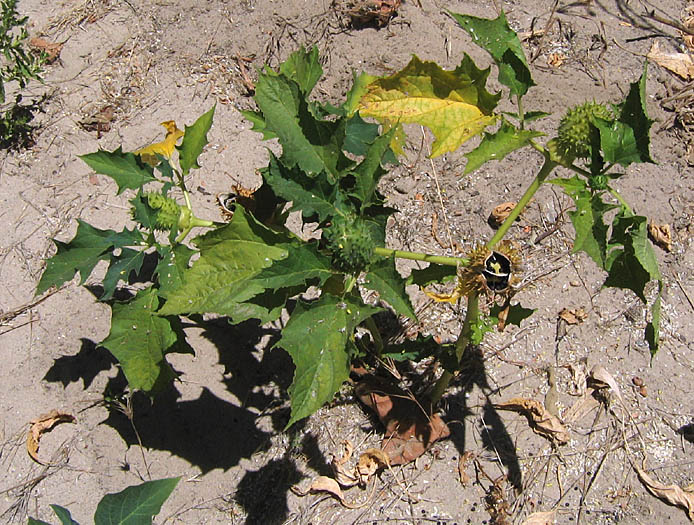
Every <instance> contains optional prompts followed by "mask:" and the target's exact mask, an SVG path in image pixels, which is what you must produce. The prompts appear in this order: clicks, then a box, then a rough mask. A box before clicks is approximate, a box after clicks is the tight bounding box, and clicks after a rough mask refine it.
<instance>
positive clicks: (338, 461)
mask: <svg viewBox="0 0 694 525" xmlns="http://www.w3.org/2000/svg"><path fill="white" fill-rule="evenodd" d="M353 450H354V445H352V442H351V441H349V440H345V441H343V442H342V456H341V457H339V458H338V457H333V460H332V463H331V466H332V469H333V472H334V473H335V480H336V481H337V482H338V483H339V484H340V486H342V487H353V486H354V485H356V484H357V483H359V477H358V476H357V474H356V473H355V471H354V468H350V467H348V466H347V462H348V461H349V460H350V458H351V457H352V452H353Z"/></svg>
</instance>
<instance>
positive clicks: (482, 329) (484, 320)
mask: <svg viewBox="0 0 694 525" xmlns="http://www.w3.org/2000/svg"><path fill="white" fill-rule="evenodd" d="M497 323H498V319H496V318H492V317H487V316H485V315H480V316H479V317H478V318H477V319H475V320H473V321H472V322H471V323H470V343H471V344H473V345H478V344H480V343H481V342H482V341H483V340H484V336H485V334H487V333H488V332H491V331H492V330H494V327H495V326H496V324H497Z"/></svg>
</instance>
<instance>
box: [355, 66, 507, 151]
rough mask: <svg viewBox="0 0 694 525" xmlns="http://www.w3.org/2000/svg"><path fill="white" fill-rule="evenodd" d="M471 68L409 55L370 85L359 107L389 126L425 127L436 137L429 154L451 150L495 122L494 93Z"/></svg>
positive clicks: (477, 71) (483, 76) (364, 114)
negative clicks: (449, 68)
mask: <svg viewBox="0 0 694 525" xmlns="http://www.w3.org/2000/svg"><path fill="white" fill-rule="evenodd" d="M470 71H472V70H471V68H470V66H469V63H464V64H462V65H461V66H460V67H458V68H457V69H456V70H455V71H445V70H443V69H441V67H439V65H438V64H436V63H434V62H422V61H421V60H419V59H418V58H417V57H416V56H414V57H412V60H411V61H410V63H409V64H408V65H407V66H406V67H405V68H404V69H403V70H402V71H400V72H398V73H395V74H394V75H391V76H389V77H382V78H379V79H377V80H375V81H374V82H372V83H371V84H369V86H368V91H367V93H366V94H365V95H364V96H363V97H362V99H361V102H360V107H359V112H360V113H361V115H362V116H364V117H374V118H376V119H377V120H379V121H380V122H383V123H386V124H390V125H394V124H408V123H409V124H412V123H416V124H421V125H423V126H427V127H428V128H429V129H431V131H432V132H433V133H434V135H435V136H436V140H435V141H434V143H433V145H432V151H431V156H432V157H436V156H439V155H442V154H443V153H447V152H449V151H454V150H455V149H457V148H458V147H459V146H460V145H461V144H462V143H463V142H465V141H467V140H469V139H470V138H472V137H474V136H475V135H478V134H480V133H481V132H482V131H483V130H484V128H486V127H487V126H489V125H491V124H493V123H494V122H495V121H496V117H495V116H494V115H493V114H490V113H491V108H490V106H493V105H495V104H496V101H497V100H498V98H496V97H495V96H494V95H491V94H489V93H488V92H487V91H486V90H485V88H484V85H483V83H481V82H480V78H482V79H486V75H484V72H482V75H481V77H480V73H479V72H480V70H478V69H476V68H475V70H474V73H473V74H475V75H477V76H476V77H472V76H471V75H470ZM480 84H482V85H480Z"/></svg>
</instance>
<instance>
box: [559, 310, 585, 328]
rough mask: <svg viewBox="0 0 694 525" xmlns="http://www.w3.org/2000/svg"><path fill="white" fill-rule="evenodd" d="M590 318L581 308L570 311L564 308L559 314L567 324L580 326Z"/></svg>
mask: <svg viewBox="0 0 694 525" xmlns="http://www.w3.org/2000/svg"><path fill="white" fill-rule="evenodd" d="M587 317H588V314H587V313H586V311H585V309H583V308H582V307H581V308H574V309H573V310H569V309H568V308H562V309H561V311H560V312H559V318H560V319H562V320H564V321H566V324H571V325H575V324H580V323H582V322H583V321H584V320H585V319H586V318H587Z"/></svg>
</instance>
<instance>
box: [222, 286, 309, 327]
mask: <svg viewBox="0 0 694 525" xmlns="http://www.w3.org/2000/svg"><path fill="white" fill-rule="evenodd" d="M305 290H306V287H305V286H296V287H291V288H280V289H279V290H265V291H264V292H263V293H260V294H258V295H256V296H255V297H253V298H251V299H248V300H247V301H244V302H243V303H239V304H238V305H237V306H236V308H235V309H234V312H233V315H231V321H232V323H233V324H238V323H242V322H244V321H248V320H249V319H255V320H257V321H258V322H259V323H260V324H265V323H271V322H273V321H276V320H277V319H279V317H280V315H281V313H282V309H283V308H284V307H285V305H286V303H287V300H288V299H289V298H290V297H293V296H295V295H297V294H299V293H301V292H303V291H305Z"/></svg>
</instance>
